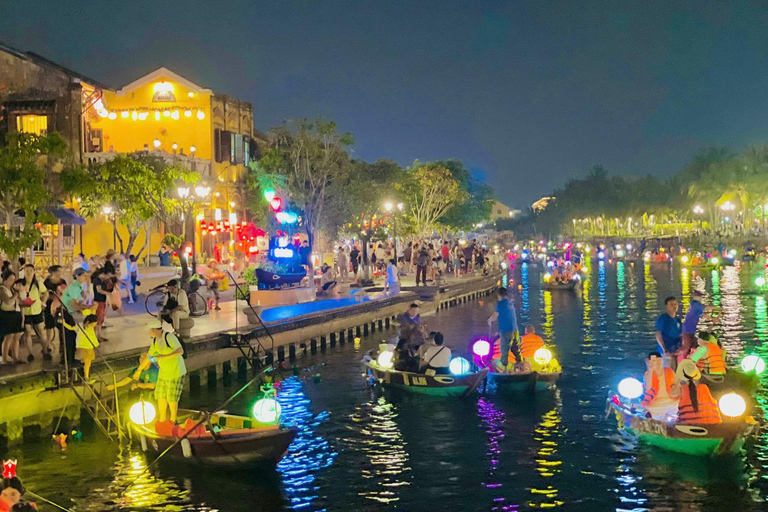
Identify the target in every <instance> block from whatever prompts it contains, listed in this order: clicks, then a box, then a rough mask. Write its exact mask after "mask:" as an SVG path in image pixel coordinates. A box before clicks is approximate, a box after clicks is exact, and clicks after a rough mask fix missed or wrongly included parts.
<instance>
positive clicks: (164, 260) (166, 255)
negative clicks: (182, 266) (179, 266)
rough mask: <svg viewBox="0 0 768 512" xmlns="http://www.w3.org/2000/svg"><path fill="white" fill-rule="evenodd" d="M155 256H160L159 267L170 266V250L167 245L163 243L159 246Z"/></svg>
mask: <svg viewBox="0 0 768 512" xmlns="http://www.w3.org/2000/svg"><path fill="white" fill-rule="evenodd" d="M157 257H158V258H160V266H161V267H170V266H171V251H169V250H168V246H167V245H165V244H163V245H161V246H160V250H159V251H157Z"/></svg>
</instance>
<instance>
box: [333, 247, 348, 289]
mask: <svg viewBox="0 0 768 512" xmlns="http://www.w3.org/2000/svg"><path fill="white" fill-rule="evenodd" d="M336 266H338V267H339V280H340V281H341V282H342V283H346V282H347V276H348V275H349V258H348V257H347V251H346V249H344V246H341V245H340V246H339V252H338V253H337V254H336Z"/></svg>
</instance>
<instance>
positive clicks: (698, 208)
mask: <svg viewBox="0 0 768 512" xmlns="http://www.w3.org/2000/svg"><path fill="white" fill-rule="evenodd" d="M693 213H695V214H696V215H701V214H702V213H704V208H702V207H701V206H699V205H696V206H694V207H693Z"/></svg>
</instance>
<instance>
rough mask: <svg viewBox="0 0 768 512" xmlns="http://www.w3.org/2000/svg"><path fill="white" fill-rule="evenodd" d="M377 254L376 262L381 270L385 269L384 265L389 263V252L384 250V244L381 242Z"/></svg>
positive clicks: (377, 246)
mask: <svg viewBox="0 0 768 512" xmlns="http://www.w3.org/2000/svg"><path fill="white" fill-rule="evenodd" d="M375 254H376V261H378V262H379V265H380V267H381V268H384V265H385V263H386V261H387V251H386V250H384V244H382V243H381V242H379V243H378V245H376V250H375Z"/></svg>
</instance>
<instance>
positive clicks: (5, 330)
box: [0, 268, 24, 364]
mask: <svg viewBox="0 0 768 512" xmlns="http://www.w3.org/2000/svg"><path fill="white" fill-rule="evenodd" d="M2 278H3V284H2V286H0V335H1V336H2V338H1V339H2V357H1V358H0V364H23V363H24V361H22V360H21V356H20V355H19V340H21V336H22V334H24V315H22V313H21V298H20V297H19V293H20V290H21V284H20V283H19V282H18V280H17V279H16V274H15V273H14V272H13V270H11V269H10V268H8V269H6V270H5V271H3V275H2Z"/></svg>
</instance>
